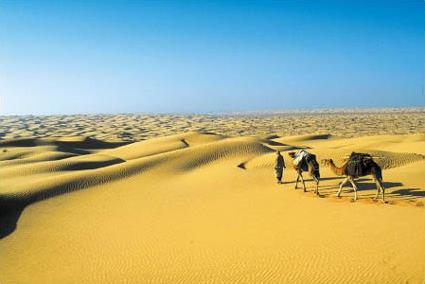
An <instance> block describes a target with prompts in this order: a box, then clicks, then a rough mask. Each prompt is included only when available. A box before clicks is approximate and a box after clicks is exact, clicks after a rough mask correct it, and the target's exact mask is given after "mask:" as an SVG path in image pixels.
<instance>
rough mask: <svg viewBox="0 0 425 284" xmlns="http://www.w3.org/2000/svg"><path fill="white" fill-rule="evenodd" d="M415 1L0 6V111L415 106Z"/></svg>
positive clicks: (421, 13)
mask: <svg viewBox="0 0 425 284" xmlns="http://www.w3.org/2000/svg"><path fill="white" fill-rule="evenodd" d="M424 54H425V4H424V2H423V1H419V0H418V1H413V0H411V1H408V0H406V1H398V2H397V1H364V2H362V1H352V2H349V1H301V0H300V1H183V0H182V1H177V0H176V1H145V2H142V1H106V0H105V1H82V0H77V1H53V0H52V1H0V114H52V113H54V114H61V113H64V114H65V113H123V112H221V111H242V110H262V109H286V108H311V107H317V108H322V107H381V106H382V107H393V106H423V105H424V101H425V99H424V94H423V89H424V64H425V56H424Z"/></svg>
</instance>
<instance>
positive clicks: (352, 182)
mask: <svg viewBox="0 0 425 284" xmlns="http://www.w3.org/2000/svg"><path fill="white" fill-rule="evenodd" d="M349 181H350V183H351V185H352V186H353V189H354V201H356V200H357V186H356V184H355V183H354V180H353V179H352V178H350V179H349Z"/></svg>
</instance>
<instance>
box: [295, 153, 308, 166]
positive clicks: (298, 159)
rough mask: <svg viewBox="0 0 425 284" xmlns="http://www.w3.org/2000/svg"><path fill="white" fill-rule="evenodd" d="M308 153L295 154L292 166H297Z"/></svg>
mask: <svg viewBox="0 0 425 284" xmlns="http://www.w3.org/2000/svg"><path fill="white" fill-rule="evenodd" d="M308 155H309V153H308V152H307V151H304V150H300V151H298V152H297V153H296V154H295V159H294V165H295V166H298V164H299V163H300V162H301V161H302V160H303V159H304V158H305V157H306V156H308Z"/></svg>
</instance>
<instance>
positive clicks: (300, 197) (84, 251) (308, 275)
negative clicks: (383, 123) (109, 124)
mask: <svg viewBox="0 0 425 284" xmlns="http://www.w3.org/2000/svg"><path fill="white" fill-rule="evenodd" d="M424 141H425V138H424V136H423V135H399V136H397V135H393V136H370V137H360V138H352V139H339V138H336V137H332V136H329V135H309V136H296V137H268V138H267V137H235V138H230V137H225V136H220V135H215V134H201V133H195V132H189V133H184V134H181V135H175V136H168V137H162V138H156V139H151V140H146V141H142V142H137V143H133V144H129V145H123V144H119V143H115V144H113V143H107V142H101V141H96V140H92V139H85V138H82V137H71V138H69V137H68V138H66V137H64V138H61V139H59V138H57V139H55V140H49V139H26V140H11V141H8V140H6V141H3V142H0V178H1V182H0V193H1V195H0V214H1V215H0V236H1V239H0V283H118V282H126V283H128V282H130V283H141V282H143V283H149V282H155V283H219V282H221V283H258V282H259V283H265V282H268V283H279V282H280V283H329V282H331V283H423V281H424V279H425V214H424V213H425V210H424V206H423V202H424V200H423V199H424V197H425V171H424V166H425V160H424V157H425V156H424V155H425V142H424ZM297 148H308V149H309V151H311V152H312V153H315V154H317V156H318V158H319V159H324V158H334V159H335V160H336V162H337V163H339V164H341V161H342V159H343V158H344V157H345V156H346V155H348V154H349V153H350V152H351V151H353V150H356V151H367V152H370V153H372V154H373V155H374V156H375V157H376V160H377V162H378V163H379V164H380V165H381V166H382V167H383V168H384V171H383V176H384V181H385V186H386V187H387V188H388V190H387V191H388V200H389V203H387V204H383V203H381V202H373V201H371V198H372V196H373V195H374V194H375V188H374V183H373V182H372V180H370V179H369V178H370V177H367V178H362V179H361V180H360V181H359V187H360V192H359V198H360V199H359V201H358V202H356V203H353V202H350V200H351V198H352V195H353V194H352V192H348V191H349V190H348V189H349V188H346V189H345V191H344V193H343V198H342V199H337V198H336V197H335V193H336V190H337V187H338V182H339V181H341V178H339V177H335V176H334V175H333V174H331V172H330V171H329V169H327V168H323V167H322V169H321V174H322V177H323V178H324V180H323V181H322V182H321V186H320V190H321V193H322V195H323V198H319V197H316V196H314V195H313V193H312V192H311V190H312V188H313V185H312V183H311V182H307V184H308V187H309V190H310V192H308V193H303V192H302V190H294V188H293V187H294V184H293V181H294V178H295V172H294V171H293V170H292V169H288V170H287V171H286V172H285V180H286V181H288V183H286V184H285V185H283V186H280V185H277V184H276V183H275V180H274V171H273V161H274V153H273V150H274V149H281V150H283V151H285V152H284V156H285V159H286V161H287V163H288V164H289V158H288V155H287V152H288V151H289V150H291V149H297ZM238 166H239V167H238ZM65 193H68V194H65Z"/></svg>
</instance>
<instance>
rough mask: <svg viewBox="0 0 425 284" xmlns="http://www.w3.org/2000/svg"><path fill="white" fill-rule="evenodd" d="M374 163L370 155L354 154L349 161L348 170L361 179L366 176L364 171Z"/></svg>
mask: <svg viewBox="0 0 425 284" xmlns="http://www.w3.org/2000/svg"><path fill="white" fill-rule="evenodd" d="M372 161H373V160H372V156H371V155H370V154H367V153H356V152H352V153H351V155H350V157H349V158H348V161H347V169H349V171H350V172H352V173H354V176H355V177H360V176H363V175H364V173H363V170H364V169H366V167H367V165H368V164H369V163H370V162H372Z"/></svg>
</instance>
